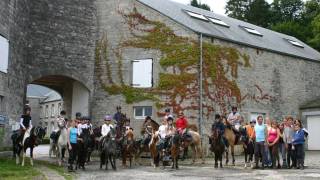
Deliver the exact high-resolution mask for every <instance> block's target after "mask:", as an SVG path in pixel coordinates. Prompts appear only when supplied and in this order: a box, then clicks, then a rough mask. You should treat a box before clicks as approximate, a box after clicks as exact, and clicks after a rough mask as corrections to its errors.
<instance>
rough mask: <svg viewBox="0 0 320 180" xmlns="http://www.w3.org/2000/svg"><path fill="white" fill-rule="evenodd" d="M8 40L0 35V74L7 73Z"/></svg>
mask: <svg viewBox="0 0 320 180" xmlns="http://www.w3.org/2000/svg"><path fill="white" fill-rule="evenodd" d="M8 63H9V40H8V39H6V38H5V37H4V36H2V35H1V34H0V72H3V73H8Z"/></svg>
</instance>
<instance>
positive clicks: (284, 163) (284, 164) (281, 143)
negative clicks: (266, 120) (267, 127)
mask: <svg viewBox="0 0 320 180" xmlns="http://www.w3.org/2000/svg"><path fill="white" fill-rule="evenodd" d="M279 130H280V135H279V151H280V153H281V156H282V167H283V168H286V167H287V160H286V159H287V158H286V145H285V143H284V123H281V124H280V125H279Z"/></svg>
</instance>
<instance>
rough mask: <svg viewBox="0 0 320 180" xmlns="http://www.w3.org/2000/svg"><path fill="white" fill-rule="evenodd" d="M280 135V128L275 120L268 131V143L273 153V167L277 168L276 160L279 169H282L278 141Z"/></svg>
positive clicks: (271, 153)
mask: <svg viewBox="0 0 320 180" xmlns="http://www.w3.org/2000/svg"><path fill="white" fill-rule="evenodd" d="M279 137H280V130H279V128H278V124H277V122H276V121H275V120H273V121H272V122H271V128H270V130H269V131H268V141H267V142H268V145H269V152H270V155H271V161H272V168H276V161H278V169H280V160H279V150H278V141H279Z"/></svg>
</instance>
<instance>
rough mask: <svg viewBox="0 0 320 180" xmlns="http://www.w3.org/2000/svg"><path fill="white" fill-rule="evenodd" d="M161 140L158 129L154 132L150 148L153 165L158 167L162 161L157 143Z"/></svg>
mask: <svg viewBox="0 0 320 180" xmlns="http://www.w3.org/2000/svg"><path fill="white" fill-rule="evenodd" d="M159 140H160V138H159V134H158V132H157V131H153V132H152V136H151V141H150V143H149V150H150V154H151V165H152V166H153V167H154V168H156V167H158V166H159V162H160V153H159V152H158V149H157V143H158V141H159Z"/></svg>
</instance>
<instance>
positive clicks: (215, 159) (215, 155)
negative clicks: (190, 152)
mask: <svg viewBox="0 0 320 180" xmlns="http://www.w3.org/2000/svg"><path fill="white" fill-rule="evenodd" d="M217 161H218V153H217V152H214V168H218V162H217Z"/></svg>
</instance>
